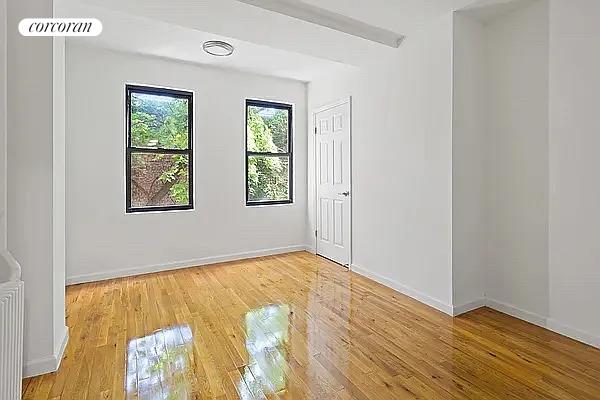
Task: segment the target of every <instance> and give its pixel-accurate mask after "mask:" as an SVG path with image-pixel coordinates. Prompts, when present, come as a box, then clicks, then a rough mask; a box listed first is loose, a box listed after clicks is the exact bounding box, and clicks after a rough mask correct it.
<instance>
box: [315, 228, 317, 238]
mask: <svg viewBox="0 0 600 400" xmlns="http://www.w3.org/2000/svg"><path fill="white" fill-rule="evenodd" d="M315 237H317V230H316V229H315Z"/></svg>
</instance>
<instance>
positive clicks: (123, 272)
mask: <svg viewBox="0 0 600 400" xmlns="http://www.w3.org/2000/svg"><path fill="white" fill-rule="evenodd" d="M308 248H309V247H308V246H306V245H304V244H302V245H296V246H287V247H277V248H273V249H263V250H253V251H246V252H243V253H234V254H226V255H221V256H212V257H203V258H197V259H193V260H185V261H176V262H170V263H163V264H155V265H144V266H140V267H133V268H124V269H118V270H112V271H102V272H94V273H91V274H82V275H73V276H68V277H67V286H69V285H76V284H79V283H87V282H98V281H104V280H107V279H114V278H122V277H126V276H134V275H142V274H149V273H152V272H161V271H170V270H175V269H181V268H189V267H194V266H202V265H210V264H216V263H221V262H227V261H237V260H244V259H247V258H255V257H263V256H271V255H275V254H282V253H291V252H294V251H302V250H307V249H308Z"/></svg>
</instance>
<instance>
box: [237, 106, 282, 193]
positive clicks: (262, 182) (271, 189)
mask: <svg viewBox="0 0 600 400" xmlns="http://www.w3.org/2000/svg"><path fill="white" fill-rule="evenodd" d="M288 118H289V117H288V111H287V110H282V109H275V108H267V107H257V106H249V107H248V117H247V123H248V143H247V146H248V151H249V152H257V153H268V154H269V155H249V156H248V192H249V193H248V194H249V200H250V201H264V200H270V201H273V200H288V199H289V167H290V156H289V155H286V154H285V153H287V152H288V145H289V143H288V138H289V134H288V129H289V124H288ZM274 153H282V155H281V156H279V155H275V154H274Z"/></svg>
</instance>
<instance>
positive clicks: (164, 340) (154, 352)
mask: <svg viewBox="0 0 600 400" xmlns="http://www.w3.org/2000/svg"><path fill="white" fill-rule="evenodd" d="M192 339H193V338H192V331H191V329H190V327H189V326H188V325H182V326H175V327H172V328H165V329H159V330H158V331H156V332H153V333H152V334H150V335H148V336H144V337H142V338H138V339H133V340H131V341H130V342H129V345H128V346H127V379H126V384H125V390H126V391H127V393H128V394H129V395H130V396H134V395H138V394H139V397H142V398H148V399H155V398H156V399H162V398H163V397H162V393H168V398H173V399H187V398H189V395H190V394H191V393H192V391H191V389H192V388H191V387H190V380H189V379H188V376H189V375H190V374H192V373H193V372H192V371H191V370H190V360H191V361H193V357H194V354H193V352H192ZM159 389H160V390H159Z"/></svg>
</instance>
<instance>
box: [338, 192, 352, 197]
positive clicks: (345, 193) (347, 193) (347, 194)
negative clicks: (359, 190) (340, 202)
mask: <svg viewBox="0 0 600 400" xmlns="http://www.w3.org/2000/svg"><path fill="white" fill-rule="evenodd" d="M338 194H339V195H340V196H346V197H348V196H350V192H349V191H346V192H342V193H338Z"/></svg>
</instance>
